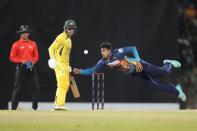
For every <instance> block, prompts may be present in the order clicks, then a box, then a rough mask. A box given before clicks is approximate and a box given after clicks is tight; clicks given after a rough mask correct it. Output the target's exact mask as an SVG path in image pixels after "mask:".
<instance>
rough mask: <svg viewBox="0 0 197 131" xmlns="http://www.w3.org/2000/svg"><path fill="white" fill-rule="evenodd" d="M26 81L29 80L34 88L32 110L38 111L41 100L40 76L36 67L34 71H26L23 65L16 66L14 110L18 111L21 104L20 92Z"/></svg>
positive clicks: (13, 94)
mask: <svg viewBox="0 0 197 131" xmlns="http://www.w3.org/2000/svg"><path fill="white" fill-rule="evenodd" d="M25 80H28V82H29V84H31V85H32V86H31V87H32V88H30V89H31V90H32V100H33V103H32V108H33V109H34V110H36V109H37V108H38V99H39V92H40V91H39V82H38V76H37V72H36V69H35V67H33V68H32V69H26V67H25V66H24V65H22V64H18V65H17V66H16V76H15V82H14V90H13V93H12V98H11V101H12V110H16V109H17V106H18V102H19V96H18V95H19V91H20V90H21V89H22V84H23V82H24V81H25Z"/></svg>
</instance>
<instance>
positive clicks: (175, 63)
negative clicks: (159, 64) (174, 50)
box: [163, 59, 181, 68]
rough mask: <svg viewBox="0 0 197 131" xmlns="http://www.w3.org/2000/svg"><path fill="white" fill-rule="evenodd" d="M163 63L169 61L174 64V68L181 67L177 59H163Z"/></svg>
mask: <svg viewBox="0 0 197 131" xmlns="http://www.w3.org/2000/svg"><path fill="white" fill-rule="evenodd" d="M163 63H164V64H165V63H170V64H172V65H173V66H174V68H180V67H181V63H180V62H178V61H177V60H167V59H166V60H164V61H163Z"/></svg>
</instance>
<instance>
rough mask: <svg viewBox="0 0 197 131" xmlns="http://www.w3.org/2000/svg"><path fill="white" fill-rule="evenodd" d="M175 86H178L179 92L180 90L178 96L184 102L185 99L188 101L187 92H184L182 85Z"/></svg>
mask: <svg viewBox="0 0 197 131" xmlns="http://www.w3.org/2000/svg"><path fill="white" fill-rule="evenodd" d="M175 88H176V89H177V90H178V92H179V95H178V98H179V99H181V100H182V101H183V102H185V101H186V95H185V93H184V92H183V90H182V88H181V86H180V85H177V86H176V87H175Z"/></svg>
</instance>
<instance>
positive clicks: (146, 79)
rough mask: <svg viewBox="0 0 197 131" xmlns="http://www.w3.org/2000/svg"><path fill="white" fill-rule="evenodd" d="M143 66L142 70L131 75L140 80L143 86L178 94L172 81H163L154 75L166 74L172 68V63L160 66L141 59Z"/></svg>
mask: <svg viewBox="0 0 197 131" xmlns="http://www.w3.org/2000/svg"><path fill="white" fill-rule="evenodd" d="M141 64H142V66H143V71H142V72H139V73H138V72H134V73H132V74H131V75H132V76H134V77H135V78H136V79H137V80H138V81H140V82H141V83H142V84H144V85H145V86H148V87H151V88H153V89H156V90H160V91H165V92H170V93H173V94H175V95H178V94H179V92H178V90H177V89H176V88H175V85H173V84H172V83H167V82H163V81H160V80H157V79H156V78H155V77H158V76H166V75H168V74H169V73H170V72H171V70H172V65H171V64H170V63H165V64H164V65H163V66H162V67H159V66H156V65H153V64H150V63H148V62H146V61H141Z"/></svg>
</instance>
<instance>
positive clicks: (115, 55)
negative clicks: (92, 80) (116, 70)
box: [80, 46, 140, 75]
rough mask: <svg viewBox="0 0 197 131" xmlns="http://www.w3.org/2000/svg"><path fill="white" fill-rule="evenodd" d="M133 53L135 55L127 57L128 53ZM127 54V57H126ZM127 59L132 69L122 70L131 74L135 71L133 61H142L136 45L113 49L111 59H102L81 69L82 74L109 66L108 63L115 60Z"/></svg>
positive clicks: (88, 73) (89, 73) (91, 72)
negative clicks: (90, 66) (89, 66)
mask: <svg viewBox="0 0 197 131" xmlns="http://www.w3.org/2000/svg"><path fill="white" fill-rule="evenodd" d="M130 54H132V55H133V57H127V55H130ZM125 56H126V57H125ZM123 59H126V60H127V61H128V62H129V63H130V69H129V70H127V71H126V72H125V71H122V73H124V74H125V73H126V74H131V73H133V72H134V71H135V64H131V62H137V61H140V57H139V54H138V51H137V49H136V47H135V46H130V47H124V48H119V49H114V50H112V53H111V56H110V59H109V60H105V59H101V60H100V61H99V62H98V63H97V64H96V65H94V66H93V67H92V68H88V69H80V74H81V75H91V74H94V73H96V72H98V71H100V70H101V69H102V68H103V67H104V66H108V64H110V63H112V62H115V61H117V60H123Z"/></svg>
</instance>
